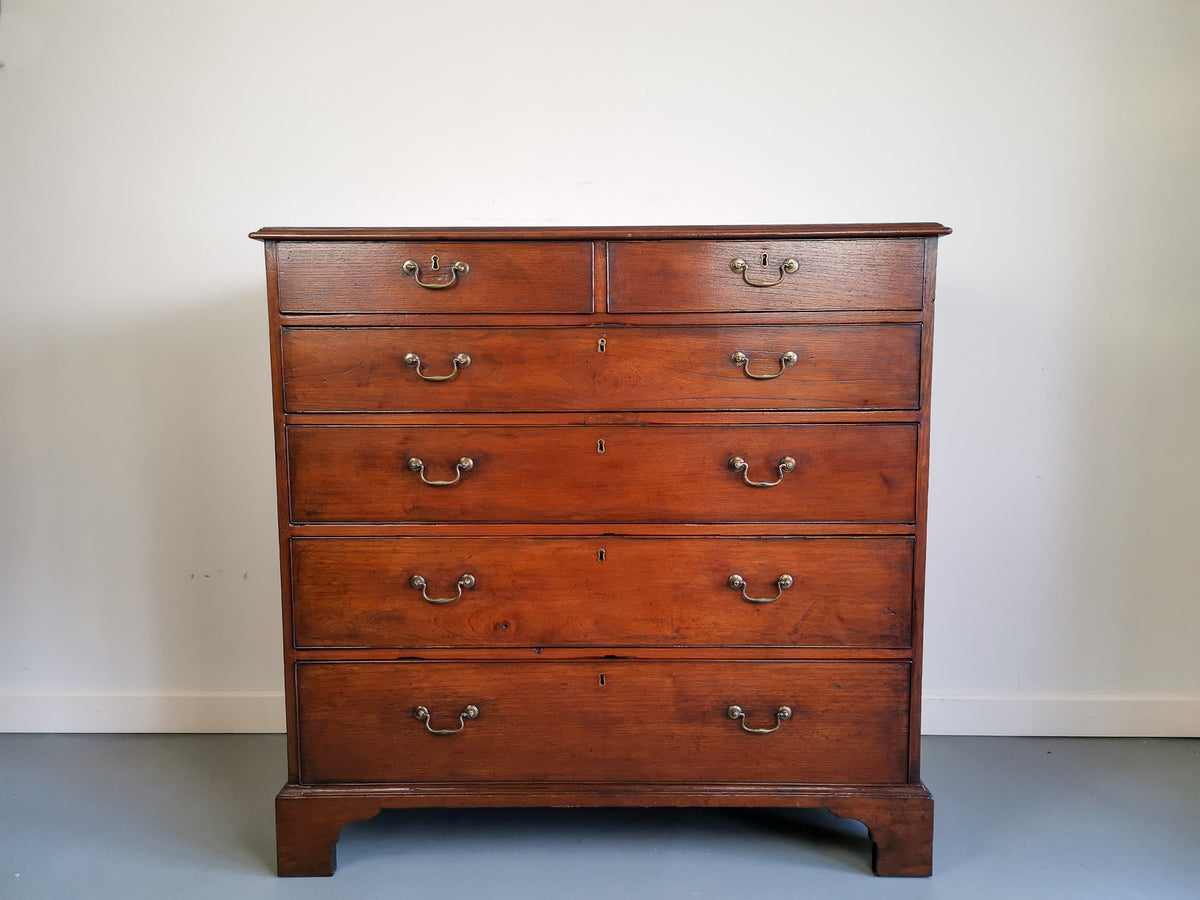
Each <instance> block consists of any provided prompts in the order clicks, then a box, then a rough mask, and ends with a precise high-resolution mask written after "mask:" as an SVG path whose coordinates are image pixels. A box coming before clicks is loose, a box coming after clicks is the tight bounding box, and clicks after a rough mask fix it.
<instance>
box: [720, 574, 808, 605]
mask: <svg viewBox="0 0 1200 900" xmlns="http://www.w3.org/2000/svg"><path fill="white" fill-rule="evenodd" d="M725 583H726V584H727V585H729V587H731V588H732V589H733V590H735V591H741V592H742V596H743V597H745V598H746V599H747V600H749V601H750V602H751V603H774V602H775V601H776V600H778V599H779V598H780V597H782V596H783V592H784V591H786V590H787V589H788V588H790V587H791V586H792V585H793V584H795V581H794V580H793V579H792V576H791V575H780V576H779V577H778V578H776V579H775V586H776V587H777V588H779V592H778V593H777V594H776V595H775V596H774V597H751V596H750V595H748V594H747V593H746V579H745V578H743V577H742V576H741V575H730V576H729V580H728V581H726V582H725Z"/></svg>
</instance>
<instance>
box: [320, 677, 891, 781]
mask: <svg viewBox="0 0 1200 900" xmlns="http://www.w3.org/2000/svg"><path fill="white" fill-rule="evenodd" d="M909 676H910V664H909V663H908V662H906V661H885V662H880V661H854V662H777V661H772V662H762V661H739V662H703V661H658V660H656V661H632V660H602V661H556V660H539V661H537V662H521V663H516V662H471V663H466V662H357V663H298V664H297V666H296V681H297V697H298V704H299V741H300V775H301V780H302V781H303V782H304V783H308V784H318V783H330V782H338V783H344V782H364V783H376V782H470V781H530V782H556V781H593V782H595V781H629V782H678V781H707V782H785V783H814V784H850V783H854V784H883V783H889V782H890V783H900V782H903V781H905V778H906V773H907V746H908V712H907V711H908V691H909ZM732 707H737V708H738V709H739V710H740V711H741V713H742V717H731V708H732ZM783 707H787V708H788V709H789V710H790V716H789V715H788V714H787V713H782V714H781V712H780V710H781V708H783ZM418 712H421V715H420V716H419V715H418V714H417V713H418ZM736 712H737V710H734V713H735V715H736ZM748 729H754V730H748ZM434 731H437V732H441V733H434Z"/></svg>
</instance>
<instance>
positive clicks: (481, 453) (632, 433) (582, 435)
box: [287, 425, 917, 523]
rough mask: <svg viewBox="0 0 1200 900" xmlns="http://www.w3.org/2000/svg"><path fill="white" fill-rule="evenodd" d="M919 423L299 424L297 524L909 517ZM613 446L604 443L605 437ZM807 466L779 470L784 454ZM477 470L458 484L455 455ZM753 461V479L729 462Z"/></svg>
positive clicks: (291, 433)
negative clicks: (420, 468) (415, 462)
mask: <svg viewBox="0 0 1200 900" xmlns="http://www.w3.org/2000/svg"><path fill="white" fill-rule="evenodd" d="M916 438H917V430H916V428H914V427H913V426H911V425H857V426H856V425H782V426H741V427H727V428H719V427H712V426H708V427H706V426H690V427H683V426H670V425H660V426H642V427H637V426H632V427H631V426H621V425H613V426H608V427H587V426H580V427H575V428H570V427H551V428H545V427H538V426H531V425H529V426H514V427H512V428H502V427H498V426H486V427H478V428H472V427H426V428H419V429H407V428H400V427H393V426H376V427H371V426H345V427H339V426H333V427H320V426H301V425H294V426H290V427H289V428H288V436H287V441H288V458H289V461H290V466H289V467H290V472H291V496H292V518H293V520H294V521H296V522H584V521H601V522H614V523H616V522H663V521H672V522H678V521H693V522H760V521H765V522H773V521H775V522H778V521H798V522H804V521H835V522H839V521H840V522H845V521H866V522H880V521H883V522H911V521H912V519H913V515H914V503H915V499H916V498H915V490H916V488H915V476H916ZM602 441H603V451H602V452H601V450H600V447H601V442H602ZM788 456H790V457H792V458H793V459H795V460H796V462H797V468H796V470H795V471H794V472H791V473H789V474H785V475H784V476H783V477H782V480H781V481H780V483H778V484H776V485H775V486H774V487H766V488H759V487H752V486H750V485H748V484H747V483H746V480H745V479H746V476H748V477H749V478H750V479H751V480H753V481H759V482H767V481H775V480H777V479H779V478H780V474H779V471H778V464H779V461H780V460H781V459H783V458H784V457H788ZM464 457H465V458H468V459H471V460H473V461H474V468H473V469H472V470H471V471H470V472H467V473H465V474H463V475H462V477H461V479H460V480H459V481H458V482H457V483H456V484H452V485H448V486H444V487H434V486H431V485H428V484H425V483H423V482H422V481H421V478H420V476H419V475H418V474H417V473H416V472H413V471H411V470H410V469H409V467H408V465H407V461H408V460H409V459H420V460H421V461H423V462H424V463H425V464H426V471H425V477H426V478H427V479H428V480H430V481H451V480H453V479H454V478H455V475H456V461H457V460H459V459H462V458H464ZM734 457H741V458H743V459H745V460H746V462H747V463H748V464H749V467H750V468H749V470H748V472H747V473H746V474H745V475H743V474H739V473H737V472H734V471H731V470H730V468H729V464H728V463H729V460H730V459H732V458H734Z"/></svg>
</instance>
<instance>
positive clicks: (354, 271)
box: [276, 241, 593, 313]
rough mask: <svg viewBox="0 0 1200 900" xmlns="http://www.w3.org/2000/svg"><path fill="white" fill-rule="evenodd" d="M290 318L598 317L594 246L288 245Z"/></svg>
mask: <svg viewBox="0 0 1200 900" xmlns="http://www.w3.org/2000/svg"><path fill="white" fill-rule="evenodd" d="M276 271H277V273H278V297H279V309H280V311H281V312H283V313H358V312H363V313H377V312H378V313H383V312H399V313H494V312H499V313H590V312H591V311H592V306H593V300H592V244H591V243H590V242H586V241H545V242H538V241H522V242H507V241H491V242H489V241H483V242H472V241H458V242H451V241H429V242H420V241H355V242H346V241H328V242H321V241H314V242H291V241H283V242H281V243H280V244H279V245H278V248H277V251H276Z"/></svg>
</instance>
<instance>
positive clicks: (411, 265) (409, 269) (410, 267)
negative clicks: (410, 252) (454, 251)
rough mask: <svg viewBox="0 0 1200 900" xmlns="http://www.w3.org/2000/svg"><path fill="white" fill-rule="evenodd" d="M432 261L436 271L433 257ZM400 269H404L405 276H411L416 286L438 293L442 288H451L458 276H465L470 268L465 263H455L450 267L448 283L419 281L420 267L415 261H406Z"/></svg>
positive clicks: (435, 258)
mask: <svg viewBox="0 0 1200 900" xmlns="http://www.w3.org/2000/svg"><path fill="white" fill-rule="evenodd" d="M434 260H435V261H434V264H433V268H435V269H436V268H437V262H436V260H437V257H434ZM401 268H402V269H404V274H405V275H411V276H412V278H413V281H415V282H416V283H417V284H419V285H420V286H421V287H423V288H429V289H430V290H431V291H440V290H441V289H442V288H448V287H452V286H453V285H454V284H455V283H456V282H457V281H458V276H459V275H466V274H467V273H468V272H470V271H471V267H470V266H468V265H467V264H466V263H465V262H462V261H456V262H455V263H454V265H452V266H451V267H450V280H449V281H422V280H421V267H420V266H419V265H417V261H416V260H415V259H406V260H405V261H404V264H403V265H402V266H401Z"/></svg>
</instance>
